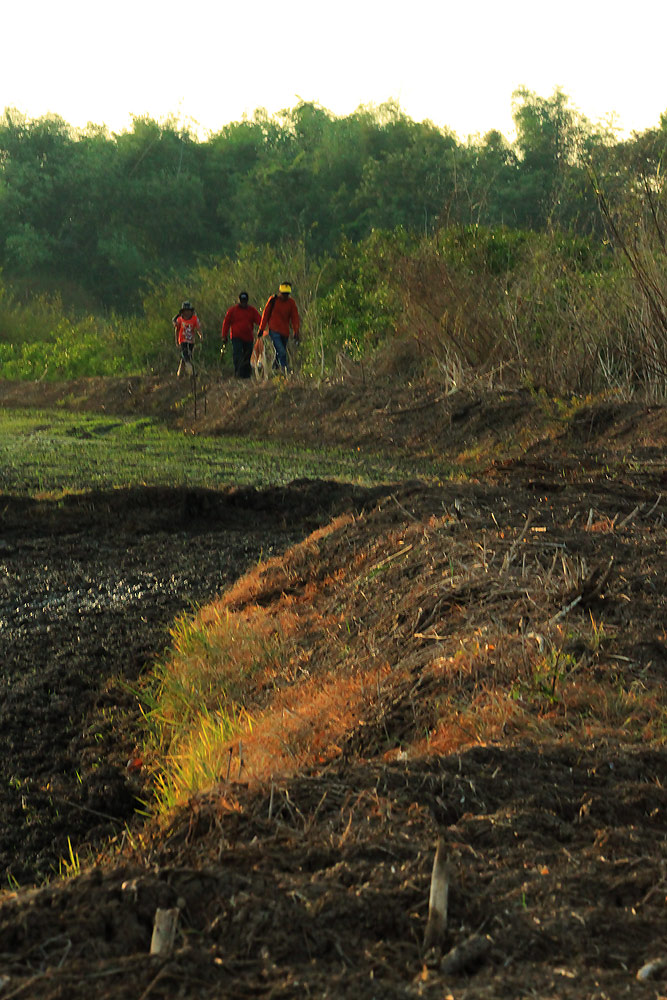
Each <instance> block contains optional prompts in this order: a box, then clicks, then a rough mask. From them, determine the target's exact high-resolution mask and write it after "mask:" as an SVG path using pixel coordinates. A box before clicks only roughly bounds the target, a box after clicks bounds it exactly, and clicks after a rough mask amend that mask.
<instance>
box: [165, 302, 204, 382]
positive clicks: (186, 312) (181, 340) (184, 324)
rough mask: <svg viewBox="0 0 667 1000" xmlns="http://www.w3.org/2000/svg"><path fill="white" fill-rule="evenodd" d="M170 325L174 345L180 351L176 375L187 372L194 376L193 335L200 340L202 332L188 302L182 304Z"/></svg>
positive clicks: (195, 314) (197, 318)
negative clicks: (174, 341)
mask: <svg viewBox="0 0 667 1000" xmlns="http://www.w3.org/2000/svg"><path fill="white" fill-rule="evenodd" d="M172 323H173V324H174V336H175V338H176V343H177V344H178V346H179V347H180V349H181V361H180V364H179V366H178V371H177V372H176V374H177V375H181V374H182V373H183V371H189V372H190V374H191V375H194V373H195V370H194V366H193V364H192V353H193V351H194V349H195V335H198V336H199V339H200V340H201V339H202V332H201V324H200V322H199V317H198V316H197V313H196V312H195V311H194V309H193V308H192V304H191V303H190V302H184V303H183V305H182V306H181V308H180V309H179V311H178V312H177V313H176V315H175V316H174V318H173V320H172Z"/></svg>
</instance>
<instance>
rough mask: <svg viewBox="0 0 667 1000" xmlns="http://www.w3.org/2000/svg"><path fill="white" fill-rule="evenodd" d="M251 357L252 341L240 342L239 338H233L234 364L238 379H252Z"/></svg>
mask: <svg viewBox="0 0 667 1000" xmlns="http://www.w3.org/2000/svg"><path fill="white" fill-rule="evenodd" d="M251 355H252V340H249V341H248V340H239V339H238V337H236V338H235V337H232V361H233V362H234V374H235V375H236V377H237V378H250V376H251V375H252V369H251V367H250V356H251Z"/></svg>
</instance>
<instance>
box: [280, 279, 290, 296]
mask: <svg viewBox="0 0 667 1000" xmlns="http://www.w3.org/2000/svg"><path fill="white" fill-rule="evenodd" d="M278 291H279V292H287V293H288V294H289V293H290V292H291V291H292V286H291V285H290V283H289V281H283V282H282V284H281V285H280V288H279V289H278Z"/></svg>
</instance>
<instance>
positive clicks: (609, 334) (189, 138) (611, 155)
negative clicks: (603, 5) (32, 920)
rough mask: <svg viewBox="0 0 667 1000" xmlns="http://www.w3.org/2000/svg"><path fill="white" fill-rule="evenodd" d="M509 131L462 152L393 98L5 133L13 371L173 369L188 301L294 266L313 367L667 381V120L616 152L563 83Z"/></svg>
mask: <svg viewBox="0 0 667 1000" xmlns="http://www.w3.org/2000/svg"><path fill="white" fill-rule="evenodd" d="M514 120H515V125H516V132H517V138H516V140H515V141H514V142H512V143H510V142H508V141H507V140H506V139H505V138H504V137H503V136H502V135H500V133H498V132H490V133H488V134H487V135H485V136H483V137H474V138H470V139H468V140H467V141H465V142H461V141H459V140H458V139H457V137H456V136H455V135H453V134H452V133H450V132H448V131H447V130H443V129H438V128H436V127H435V126H434V125H432V124H430V123H428V122H422V123H416V122H413V121H411V120H410V119H409V118H407V117H406V116H405V115H404V114H403V113H402V112H401V110H400V109H399V108H398V107H397V106H396V105H394V104H388V105H385V106H382V107H380V108H361V109H359V110H358V111H357V112H355V114H353V115H350V116H347V117H345V118H337V117H335V116H333V115H331V114H330V113H329V112H328V111H326V110H325V109H323V108H320V107H318V106H316V105H313V104H308V103H301V104H299V105H298V106H297V107H296V108H294V109H292V110H290V111H286V112H284V113H283V114H282V115H280V116H277V117H273V118H269V117H268V116H267V115H266V114H264V113H262V112H256V113H255V115H254V116H253V118H252V119H249V120H247V121H245V120H244V121H242V122H235V123H232V124H230V125H228V126H226V127H225V128H224V129H222V130H221V131H220V132H219V133H217V134H215V135H212V136H210V137H209V138H208V139H207V140H206V141H199V140H197V139H196V138H195V137H194V136H193V135H191V134H190V133H189V132H188V131H187V130H185V129H182V128H180V127H178V126H177V125H176V124H175V123H173V122H166V123H158V122H155V121H152V120H150V119H147V118H138V119H136V120H135V121H134V124H133V128H132V130H131V131H128V132H123V133H120V134H117V135H111V134H109V133H108V132H106V131H105V130H104V129H103V128H97V127H89V128H88V129H87V130H84V131H83V132H76V131H74V130H72V129H71V128H70V127H69V126H68V125H67V124H66V123H65V122H64V121H62V120H61V119H59V118H54V117H48V118H43V119H39V120H37V121H28V120H26V119H25V118H23V117H22V116H20V115H19V114H17V113H16V112H13V111H6V112H5V115H4V120H3V121H2V123H1V124H0V266H1V267H2V281H1V282H0V298H1V299H2V309H1V310H0V365H1V371H2V373H3V374H4V375H5V376H6V377H23V378H25V377H32V378H35V377H46V378H56V377H70V376H74V375H85V374H111V373H121V372H123V373H125V372H140V371H164V370H169V368H170V367H172V366H173V349H172V340H171V327H170V323H169V319H170V317H171V315H172V314H173V312H175V311H176V309H177V307H178V305H179V303H180V301H181V299H182V298H184V297H190V298H193V299H194V300H195V303H196V305H197V309H198V312H199V314H200V317H201V318H202V320H203V322H204V326H205V329H206V331H207V340H206V342H205V346H204V348H203V360H204V361H205V362H206V363H207V364H208V365H213V364H217V348H218V346H219V341H218V333H219V327H220V322H221V320H222V316H223V315H224V312H225V310H226V309H227V307H228V306H229V305H230V304H231V303H232V302H233V301H235V299H236V296H237V294H238V291H239V289H240V288H241V287H247V288H248V290H249V291H250V293H251V296H252V299H253V301H254V304H256V305H258V306H259V307H260V308H261V306H262V305H263V303H264V301H265V299H266V297H267V296H268V295H269V294H270V293H271V292H272V291H274V290H275V285H276V283H277V281H279V280H281V279H282V278H289V279H290V280H291V281H292V282H293V284H294V288H295V295H296V298H297V301H298V303H299V306H300V308H301V311H302V313H303V314H304V320H305V323H304V327H305V331H306V336H305V337H304V344H303V348H302V355H301V359H300V367H301V370H302V372H303V373H304V374H310V375H323V374H327V373H331V372H332V371H334V370H336V367H337V366H338V367H340V366H345V365H346V364H348V363H356V362H358V361H363V359H364V358H367V357H368V356H369V355H370V354H371V353H373V352H376V351H377V349H378V348H382V347H383V346H384V345H386V344H387V343H388V342H391V345H392V346H391V350H390V351H389V352H387V353H386V357H385V361H386V363H387V364H389V365H390V366H392V365H393V366H394V368H395V370H396V371H398V372H401V371H402V372H406V371H415V370H417V369H419V370H421V371H423V370H425V369H428V370H430V371H433V372H437V373H439V375H440V376H441V377H443V378H445V379H446V380H449V381H450V382H456V381H460V380H461V379H463V378H464V377H465V372H466V371H469V370H471V369H473V368H480V367H482V368H483V367H487V368H488V367H489V366H492V367H493V366H496V367H500V366H511V368H512V369H513V370H514V371H516V373H517V377H519V378H523V379H528V380H531V381H533V382H538V381H539V382H545V381H546V382H548V383H549V384H550V385H551V386H553V387H555V388H560V389H565V388H570V389H576V390H578V391H595V389H597V388H600V387H602V386H608V385H621V384H623V385H630V384H635V383H637V382H640V383H642V384H650V385H651V386H652V387H653V391H659V386H661V385H662V383H663V382H664V381H665V373H666V372H667V350H666V349H665V337H666V335H667V294H665V291H664V289H665V288H667V285H666V284H665V281H664V275H665V273H666V272H667V268H666V267H665V259H666V258H667V235H666V233H665V230H664V227H663V217H664V209H665V207H667V206H666V205H665V195H664V192H663V183H662V161H663V157H664V154H665V150H666V148H667V117H663V118H661V121H660V123H659V124H658V126H657V127H656V128H655V129H652V130H648V131H646V132H644V133H642V134H641V135H634V136H633V137H632V138H631V139H629V140H625V141H623V142H620V141H617V140H616V138H615V136H614V134H613V132H611V131H610V130H608V129H602V128H599V127H594V126H593V125H592V124H591V123H590V122H588V121H587V120H586V119H585V118H584V117H583V116H582V115H580V114H579V113H578V112H577V111H576V109H574V108H573V107H572V106H571V105H570V102H569V100H568V98H567V97H566V96H565V95H563V94H562V93H561V92H560V91H556V92H555V93H554V94H553V95H552V96H551V97H549V98H542V97H539V96H537V95H535V94H533V93H531V92H528V91H520V92H518V93H517V94H516V95H515V96H514Z"/></svg>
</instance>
